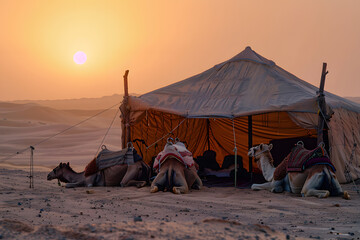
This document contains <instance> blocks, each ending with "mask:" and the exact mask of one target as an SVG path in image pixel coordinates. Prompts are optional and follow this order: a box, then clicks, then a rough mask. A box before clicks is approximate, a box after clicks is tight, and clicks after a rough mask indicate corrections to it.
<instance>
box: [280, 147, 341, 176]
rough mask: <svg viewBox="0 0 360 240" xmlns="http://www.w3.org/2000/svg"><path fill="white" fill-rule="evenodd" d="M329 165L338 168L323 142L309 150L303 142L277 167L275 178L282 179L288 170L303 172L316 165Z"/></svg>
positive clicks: (333, 168)
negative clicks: (331, 159)
mask: <svg viewBox="0 0 360 240" xmlns="http://www.w3.org/2000/svg"><path fill="white" fill-rule="evenodd" d="M320 164H322V165H328V166H330V167H331V168H332V170H333V171H334V172H335V171H336V169H335V167H334V165H333V164H332V162H331V161H330V158H329V155H328V154H327V152H326V150H325V148H324V146H323V144H319V146H318V147H316V148H315V149H313V150H307V149H306V148H304V145H303V144H301V143H300V144H299V143H298V144H297V145H296V146H295V147H294V148H293V149H292V150H291V152H290V153H289V154H288V155H287V156H286V157H285V159H284V160H283V161H282V162H281V163H280V164H279V166H277V167H276V169H275V172H274V180H281V179H283V178H284V177H285V176H286V173H287V172H302V171H304V170H305V169H307V168H310V167H312V166H314V165H320Z"/></svg>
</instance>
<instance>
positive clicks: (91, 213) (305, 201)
mask: <svg viewBox="0 0 360 240" xmlns="http://www.w3.org/2000/svg"><path fill="white" fill-rule="evenodd" d="M57 104H58V102H57ZM67 104H69V103H68V102H67ZM80 107H81V106H80ZM80 107H79V108H80ZM84 109H85V110H84ZM116 110H117V109H116V108H114V109H112V110H109V111H108V112H106V113H104V114H102V115H100V116H99V117H97V118H95V119H91V120H90V121H88V122H86V123H84V124H81V125H79V126H77V127H75V128H72V129H71V130H69V131H67V132H64V133H63V134H60V135H58V136H56V137H54V138H51V139H49V140H48V141H45V142H43V143H41V144H38V145H36V144H37V143H39V142H41V141H43V140H44V139H47V138H48V137H49V136H53V135H55V134H57V133H58V132H60V131H62V130H64V129H67V128H69V127H71V126H73V125H74V124H77V123H78V122H80V121H82V120H83V119H85V118H88V117H89V116H91V115H93V114H95V113H96V112H98V111H101V109H99V110H98V111H97V110H89V109H86V108H83V109H82V110H81V109H80V110H71V111H70V110H66V109H64V108H60V109H55V108H50V107H49V106H47V107H45V106H41V105H37V104H32V103H31V104H29V103H26V104H14V103H3V102H2V103H0V136H1V137H0V239H360V210H359V208H358V206H359V205H360V195H359V193H357V187H356V185H354V184H353V183H350V184H344V185H343V188H344V190H347V191H349V193H350V195H351V197H352V199H351V200H345V199H342V198H340V197H330V198H327V199H317V198H313V197H311V198H302V197H300V196H299V195H294V194H290V193H280V194H273V193H270V192H267V191H252V190H251V189H249V188H234V187H224V186H217V187H213V186H212V187H210V186H209V185H207V184H206V182H205V186H204V187H203V188H202V189H201V190H199V191H197V190H192V191H190V193H188V194H184V195H175V194H172V193H169V192H159V193H154V194H151V193H150V187H149V186H147V187H144V188H140V189H138V188H135V187H128V188H121V187H94V188H76V189H67V188H64V187H63V186H59V185H58V183H57V181H55V180H53V181H47V180H46V176H47V174H48V173H49V172H50V171H51V170H52V168H54V167H55V166H56V165H58V163H59V162H60V161H62V162H70V164H71V166H72V167H73V168H74V169H75V170H76V171H81V170H83V169H84V166H85V165H86V164H87V163H88V162H89V161H90V160H91V159H92V158H93V157H94V155H95V154H96V152H97V149H98V148H99V145H100V144H101V142H102V140H103V138H104V135H105V133H106V131H107V129H108V127H109V125H110V123H111V121H112V119H113V117H114V116H115V113H116ZM120 134H121V131H120V123H119V119H118V115H117V116H116V118H115V122H114V124H113V127H112V128H111V129H110V131H109V134H108V135H107V137H106V138H105V140H104V144H106V145H107V146H108V148H109V149H112V150H117V149H119V146H120V145H121V144H120V143H121V140H120ZM30 145H32V146H33V145H36V146H35V151H34V164H35V176H34V187H35V188H34V189H30V188H29V178H28V176H29V167H28V164H29V157H30V152H29V151H28V150H26V151H24V152H23V153H21V154H16V155H14V153H16V152H18V151H19V150H22V149H24V148H27V147H29V146H30ZM12 155H14V157H12V158H8V157H9V156H12ZM358 184H359V183H358ZM248 186H250V185H248Z"/></svg>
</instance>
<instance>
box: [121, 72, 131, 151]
mask: <svg viewBox="0 0 360 240" xmlns="http://www.w3.org/2000/svg"><path fill="white" fill-rule="evenodd" d="M128 75H129V70H126V71H125V74H124V101H123V104H124V106H125V109H124V120H125V122H124V125H125V127H124V129H123V131H124V132H123V133H122V136H123V137H122V148H123V149H124V148H125V147H126V146H127V143H128V142H129V141H131V136H130V106H129V104H128V103H129V87H128Z"/></svg>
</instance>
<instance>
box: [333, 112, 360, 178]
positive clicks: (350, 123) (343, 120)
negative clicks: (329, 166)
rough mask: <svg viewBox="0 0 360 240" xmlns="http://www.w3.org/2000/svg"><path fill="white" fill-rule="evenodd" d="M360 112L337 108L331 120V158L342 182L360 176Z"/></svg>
mask: <svg viewBox="0 0 360 240" xmlns="http://www.w3.org/2000/svg"><path fill="white" fill-rule="evenodd" d="M359 126H360V114H359V113H356V112H351V111H348V110H346V109H335V113H334V115H333V117H332V118H331V121H330V131H329V141H330V143H331V158H332V162H333V164H334V165H335V167H336V176H337V177H338V179H339V182H340V183H345V182H351V181H353V180H355V179H358V178H360V131H359Z"/></svg>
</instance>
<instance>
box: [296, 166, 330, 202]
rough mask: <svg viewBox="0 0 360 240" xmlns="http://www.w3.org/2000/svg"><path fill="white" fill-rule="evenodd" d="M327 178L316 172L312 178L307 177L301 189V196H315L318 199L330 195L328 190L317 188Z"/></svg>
mask: <svg viewBox="0 0 360 240" xmlns="http://www.w3.org/2000/svg"><path fill="white" fill-rule="evenodd" d="M326 178H327V177H326V176H325V173H324V172H318V173H315V174H313V175H312V176H309V177H308V178H307V179H306V181H305V183H304V186H303V188H302V189H301V196H303V197H310V196H315V197H318V198H326V197H328V196H329V195H330V192H329V191H328V190H319V189H318V188H320V187H321V185H322V183H323V181H324V180H325V179H326Z"/></svg>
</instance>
